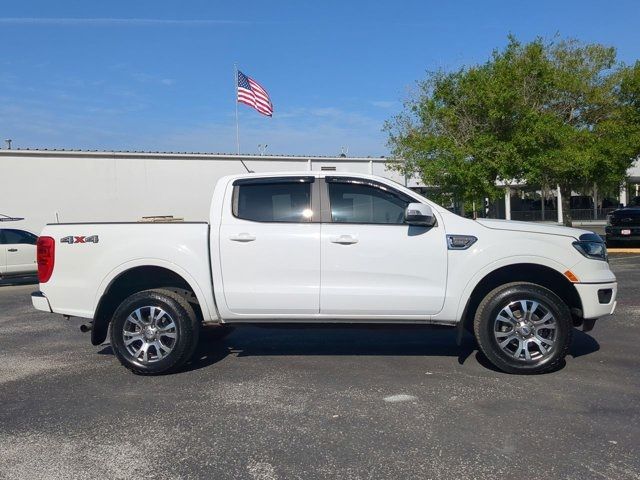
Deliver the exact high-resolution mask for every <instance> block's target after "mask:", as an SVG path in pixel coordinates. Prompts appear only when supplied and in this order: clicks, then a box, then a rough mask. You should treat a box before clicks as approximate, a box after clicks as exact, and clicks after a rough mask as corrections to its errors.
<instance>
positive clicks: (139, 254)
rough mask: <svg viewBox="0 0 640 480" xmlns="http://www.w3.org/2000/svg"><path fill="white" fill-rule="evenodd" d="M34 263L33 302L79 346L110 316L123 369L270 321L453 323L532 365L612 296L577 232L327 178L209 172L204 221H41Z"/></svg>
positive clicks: (373, 180)
mask: <svg viewBox="0 0 640 480" xmlns="http://www.w3.org/2000/svg"><path fill="white" fill-rule="evenodd" d="M38 268H39V277H40V291H38V292H35V293H34V294H33V295H32V301H33V304H34V306H35V308H37V309H40V310H44V311H47V312H55V313H60V314H63V315H68V316H77V317H83V318H88V319H91V323H90V325H86V326H84V329H85V330H89V329H91V330H92V342H93V344H94V345H98V344H100V343H102V342H104V340H105V339H106V336H107V330H108V327H109V325H110V326H111V328H110V339H111V345H112V348H113V350H114V351H115V353H116V355H117V357H118V359H119V360H120V362H121V363H122V364H123V365H124V366H126V367H127V368H129V369H130V370H132V371H133V372H135V373H139V374H156V373H161V372H166V371H169V370H176V369H178V368H179V367H180V366H182V365H183V364H184V363H185V362H187V361H188V360H189V358H190V357H191V355H192V353H193V351H194V349H195V346H196V343H197V341H198V335H199V332H200V329H201V327H202V326H203V325H208V324H218V325H220V324H263V323H284V322H289V323H310V322H315V323H325V324H341V323H386V324H394V323H398V324H401V323H413V324H424V325H427V324H440V325H449V326H452V327H458V329H459V332H460V333H461V332H462V331H463V329H464V328H466V329H468V330H470V331H472V332H473V333H474V334H475V337H476V339H477V341H478V344H479V346H480V348H481V349H482V351H483V352H484V353H485V355H486V356H487V358H488V359H489V360H490V361H491V362H492V363H493V364H495V365H496V366H497V367H498V368H500V369H502V370H504V371H506V372H511V373H539V372H544V371H548V370H551V369H554V368H556V367H557V366H558V365H559V363H560V362H561V361H562V359H563V358H564V356H565V355H566V353H567V350H568V348H569V344H570V341H571V335H572V330H573V327H574V326H579V325H583V326H584V328H585V329H590V328H591V327H592V326H593V323H594V322H595V319H597V318H598V317H602V316H606V315H609V314H611V313H613V311H614V309H615V306H616V292H617V283H616V278H615V276H614V274H613V273H612V272H611V270H610V269H609V264H608V262H607V250H606V247H605V245H604V243H603V242H602V240H601V238H600V237H599V236H597V235H595V234H593V233H591V232H587V231H583V230H577V229H571V228H565V227H559V226H550V225H542V224H531V223H522V222H509V221H501V220H478V221H474V220H469V219H465V218H462V217H459V216H457V215H455V214H453V213H451V212H449V211H447V210H446V209H444V208H442V207H440V206H438V205H436V204H434V203H432V202H431V201H429V200H427V199H426V198H424V197H422V196H420V195H418V194H416V193H415V192H413V191H411V190H409V189H407V188H405V187H402V186H400V185H398V184H396V183H394V182H392V181H390V180H387V179H384V178H379V177H374V176H370V175H361V174H346V173H345V174H342V173H334V172H332V174H330V175H329V174H328V173H327V172H304V173H300V172H296V173H277V174H244V175H235V176H228V177H224V178H222V179H220V180H219V181H218V183H217V185H216V187H215V190H214V193H213V199H212V202H211V213H210V219H209V222H181V223H115V224H114V223H74V224H54V225H48V226H47V227H45V229H44V231H43V232H42V235H41V237H40V238H39V240H38ZM459 338H460V337H459Z"/></svg>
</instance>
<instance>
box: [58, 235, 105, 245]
mask: <svg viewBox="0 0 640 480" xmlns="http://www.w3.org/2000/svg"><path fill="white" fill-rule="evenodd" d="M60 243H68V244H72V243H98V235H91V236H89V237H85V236H82V235H80V236H71V235H69V236H68V237H63V238H61V239H60Z"/></svg>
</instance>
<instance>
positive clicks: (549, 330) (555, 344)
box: [474, 282, 572, 374]
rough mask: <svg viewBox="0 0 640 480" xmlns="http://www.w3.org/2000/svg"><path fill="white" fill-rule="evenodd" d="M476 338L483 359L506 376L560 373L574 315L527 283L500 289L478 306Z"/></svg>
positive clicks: (550, 295) (544, 291)
mask: <svg viewBox="0 0 640 480" xmlns="http://www.w3.org/2000/svg"><path fill="white" fill-rule="evenodd" d="M474 333H475V336H476V339H477V341H478V344H479V346H480V349H481V350H482V353H484V355H485V356H486V357H487V358H488V359H489V361H491V363H492V364H493V365H495V366H496V367H498V368H499V369H500V370H503V371H505V372H507V373H519V374H533V373H544V372H547V371H550V370H554V369H555V368H557V367H558V366H559V365H560V364H561V362H562V361H563V359H564V357H565V356H566V354H567V351H568V349H569V345H570V343H571V334H572V324H571V313H570V311H569V308H568V307H567V305H566V304H565V303H564V302H563V301H562V300H561V299H560V298H559V297H558V296H557V295H555V294H554V293H553V292H551V291H550V290H548V289H546V288H544V287H541V286H539V285H535V284H532V283H526V282H516V283H509V284H506V285H502V286H500V287H498V288H496V289H494V290H493V291H491V292H490V293H489V294H488V295H487V296H486V297H485V298H484V299H483V300H482V302H481V303H480V305H479V306H478V309H477V311H476V315H475V319H474Z"/></svg>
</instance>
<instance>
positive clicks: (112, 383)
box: [0, 255, 640, 479]
mask: <svg viewBox="0 0 640 480" xmlns="http://www.w3.org/2000/svg"><path fill="white" fill-rule="evenodd" d="M611 265H612V268H613V269H614V271H615V272H616V274H617V275H618V280H619V282H620V292H619V303H618V308H617V311H616V314H615V315H614V316H613V317H610V318H607V319H603V320H600V321H599V322H598V323H597V324H596V327H595V329H594V330H593V331H592V332H589V333H582V332H578V331H576V333H575V337H574V343H573V346H572V349H571V352H570V356H569V357H568V358H567V362H566V365H565V366H564V368H562V369H560V370H559V371H556V372H553V373H550V374H546V375H540V376H513V375H506V374H503V373H501V372H498V371H495V370H493V369H491V368H490V367H489V366H488V364H487V362H486V361H484V360H483V358H482V357H481V356H480V355H479V354H478V353H477V350H476V347H475V343H474V341H473V339H472V338H471V337H470V336H467V337H466V338H465V341H464V345H463V346H462V347H457V346H456V345H455V331H453V330H450V329H442V328H415V327H411V328H409V327H398V328H391V327H385V328H365V327H358V328H337V327H336V328H309V329H305V328H299V327H298V328H291V327H282V328H272V329H266V328H256V327H244V328H237V329H236V330H234V331H233V332H232V333H231V334H230V335H229V336H227V337H226V338H225V339H223V340H220V341H215V340H211V339H209V340H210V341H208V342H207V341H206V338H205V341H203V342H201V345H200V348H199V351H198V356H197V359H196V360H195V361H194V362H193V363H192V364H191V365H190V366H189V367H188V368H187V369H186V370H185V371H183V372H180V373H178V374H174V375H167V376H161V377H138V376H135V375H133V374H131V373H129V372H128V371H127V370H125V369H124V368H122V367H121V366H120V365H119V364H118V362H117V360H116V359H115V357H114V356H113V354H112V352H111V349H110V347H109V345H108V344H105V345H102V346H99V347H94V346H92V345H91V344H90V341H89V337H88V335H87V334H82V333H80V331H79V329H78V327H79V325H80V324H81V321H80V320H79V319H72V320H70V321H67V320H64V319H63V318H62V317H61V316H58V315H53V314H46V313H42V312H36V311H34V310H33V309H32V308H31V305H30V299H29V294H30V292H31V291H33V290H35V289H36V285H31V284H23V285H10V284H5V285H2V286H0V478H3V479H4V478H6V479H13V478H20V479H24V478H29V479H49V478H65V479H76V478H77V479H84V478H87V479H88V478H137V477H146V478H158V479H165V478H167V479H168V478H210V479H225V478H248V479H289V478H300V479H312V478H340V479H360V478H363V479H364V478H372V479H379V478H421V479H425V478H433V479H452V478H476V479H482V478H497V477H502V478H528V477H533V478H570V479H584V478H613V479H625V478H629V479H631V478H640V448H639V447H638V445H639V444H640V369H639V368H638V366H639V363H638V359H639V356H638V352H639V348H638V346H639V345H640V255H627V256H613V257H612V259H611ZM205 337H207V335H205ZM209 337H211V335H209Z"/></svg>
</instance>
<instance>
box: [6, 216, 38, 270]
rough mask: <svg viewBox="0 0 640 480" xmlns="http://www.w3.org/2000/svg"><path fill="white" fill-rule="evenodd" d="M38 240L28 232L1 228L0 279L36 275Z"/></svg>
mask: <svg viewBox="0 0 640 480" xmlns="http://www.w3.org/2000/svg"><path fill="white" fill-rule="evenodd" d="M37 240H38V237H37V236H36V235H34V234H33V233H31V232H27V231H26V230H19V229H17V228H1V227H0V278H2V277H11V276H26V275H35V274H36V272H37V271H38V265H37V264H36V241H37Z"/></svg>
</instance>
